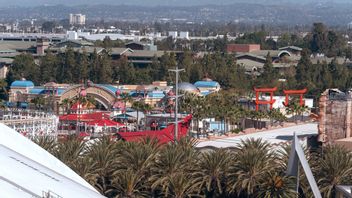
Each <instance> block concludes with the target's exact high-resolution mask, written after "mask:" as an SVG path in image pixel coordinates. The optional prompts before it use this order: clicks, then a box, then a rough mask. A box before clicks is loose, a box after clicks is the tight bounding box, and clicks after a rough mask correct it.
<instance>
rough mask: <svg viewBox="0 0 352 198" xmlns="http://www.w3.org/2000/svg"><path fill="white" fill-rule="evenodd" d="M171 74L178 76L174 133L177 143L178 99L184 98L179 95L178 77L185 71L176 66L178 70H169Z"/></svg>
mask: <svg viewBox="0 0 352 198" xmlns="http://www.w3.org/2000/svg"><path fill="white" fill-rule="evenodd" d="M169 71H171V72H175V74H176V82H175V96H174V97H175V133H174V142H177V138H178V117H177V114H178V97H182V95H178V77H179V73H180V72H181V71H184V69H179V68H178V65H176V69H169Z"/></svg>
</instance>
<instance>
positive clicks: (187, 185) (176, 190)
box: [164, 171, 197, 198]
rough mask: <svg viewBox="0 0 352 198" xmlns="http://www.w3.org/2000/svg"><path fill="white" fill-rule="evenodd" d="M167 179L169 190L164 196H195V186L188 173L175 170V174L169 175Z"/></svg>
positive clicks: (175, 197) (182, 197) (178, 197)
mask: <svg viewBox="0 0 352 198" xmlns="http://www.w3.org/2000/svg"><path fill="white" fill-rule="evenodd" d="M167 180H168V184H169V186H168V188H169V191H168V192H167V194H164V196H165V197H174V198H184V197H195V194H196V192H197V187H196V185H195V183H194V181H193V178H192V176H191V175H190V174H188V173H186V172H182V171H181V172H177V173H176V174H175V175H172V176H171V175H169V176H168V177H167Z"/></svg>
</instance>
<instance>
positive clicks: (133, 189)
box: [112, 169, 145, 198]
mask: <svg viewBox="0 0 352 198" xmlns="http://www.w3.org/2000/svg"><path fill="white" fill-rule="evenodd" d="M143 183H144V180H143V175H141V174H140V173H138V172H135V171H134V170H132V169H127V170H118V171H116V172H115V173H114V179H113V180H112V185H113V187H114V188H115V190H116V194H117V196H116V197H121V198H122V197H123V198H137V197H144V196H143V195H145V193H143V189H144V188H143Z"/></svg>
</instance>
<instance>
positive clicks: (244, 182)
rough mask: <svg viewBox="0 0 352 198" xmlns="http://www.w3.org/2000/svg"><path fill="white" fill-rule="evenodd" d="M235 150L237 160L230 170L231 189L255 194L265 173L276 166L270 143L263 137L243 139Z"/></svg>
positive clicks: (245, 193)
mask: <svg viewBox="0 0 352 198" xmlns="http://www.w3.org/2000/svg"><path fill="white" fill-rule="evenodd" d="M235 150H236V152H235V155H234V158H235V160H234V163H233V164H231V166H230V168H229V171H228V180H229V182H228V188H229V191H230V192H232V193H234V192H236V193H237V194H238V195H243V196H254V195H255V194H256V192H257V191H258V189H259V187H260V184H261V181H263V177H264V175H265V174H267V173H269V172H271V171H273V170H274V168H275V158H274V155H273V153H272V152H271V151H270V144H269V143H267V142H265V141H262V140H261V139H247V140H242V141H241V143H240V144H238V145H237V146H236V149H235Z"/></svg>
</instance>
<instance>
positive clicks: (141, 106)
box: [132, 100, 149, 130]
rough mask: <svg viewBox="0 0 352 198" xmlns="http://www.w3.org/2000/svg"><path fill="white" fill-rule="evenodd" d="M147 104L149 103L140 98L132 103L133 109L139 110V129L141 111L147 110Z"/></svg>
mask: <svg viewBox="0 0 352 198" xmlns="http://www.w3.org/2000/svg"><path fill="white" fill-rule="evenodd" d="M147 106H149V105H147V104H145V103H144V102H142V101H140V100H137V101H134V102H133V103H132V109H134V110H136V111H137V130H139V112H145V110H146V108H147Z"/></svg>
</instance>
